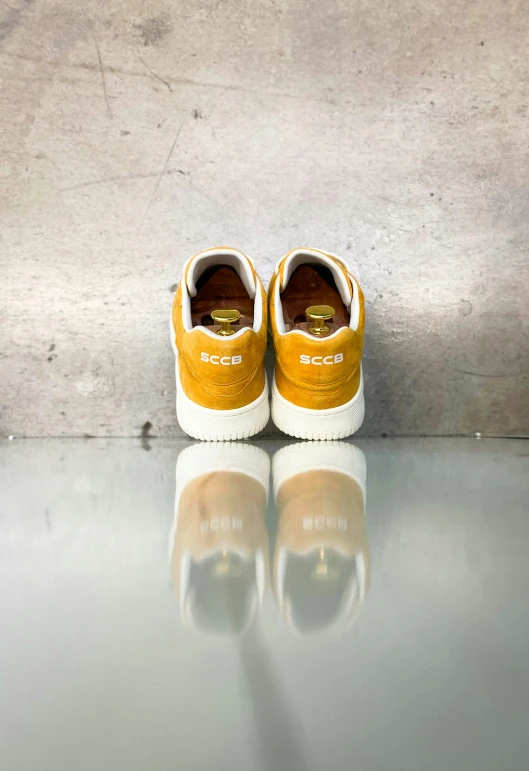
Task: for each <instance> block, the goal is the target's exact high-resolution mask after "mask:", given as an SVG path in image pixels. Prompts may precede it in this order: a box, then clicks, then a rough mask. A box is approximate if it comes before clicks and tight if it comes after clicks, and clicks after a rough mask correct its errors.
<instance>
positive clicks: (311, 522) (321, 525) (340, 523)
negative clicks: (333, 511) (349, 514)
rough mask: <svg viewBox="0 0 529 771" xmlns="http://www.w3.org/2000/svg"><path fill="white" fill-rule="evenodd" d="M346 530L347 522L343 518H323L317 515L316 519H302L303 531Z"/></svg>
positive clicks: (321, 515)
mask: <svg viewBox="0 0 529 771" xmlns="http://www.w3.org/2000/svg"><path fill="white" fill-rule="evenodd" d="M326 529H330V530H336V529H338V530H342V531H345V530H347V520H346V519H344V518H343V517H325V516H324V515H323V514H319V515H318V516H317V517H304V518H303V530H326Z"/></svg>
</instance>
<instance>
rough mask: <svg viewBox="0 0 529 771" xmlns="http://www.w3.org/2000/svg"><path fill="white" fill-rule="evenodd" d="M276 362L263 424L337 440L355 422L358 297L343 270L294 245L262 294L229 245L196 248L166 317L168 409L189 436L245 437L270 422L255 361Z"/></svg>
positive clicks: (360, 332)
mask: <svg viewBox="0 0 529 771" xmlns="http://www.w3.org/2000/svg"><path fill="white" fill-rule="evenodd" d="M268 324H269V326H270V330H271V334H272V339H273V343H274V350H275V356H276V362H275V372H274V379H273V384H272V389H271V390H272V419H273V421H274V423H275V424H276V426H277V427H278V428H279V429H280V430H281V431H283V432H284V433H285V434H289V435H290V436H294V437H298V438H300V439H341V438H343V437H345V436H349V435H350V434H353V433H354V432H355V431H357V430H358V429H359V428H360V426H361V424H362V421H363V419H364V391H363V379H362V367H361V362H362V348H363V339H364V298H363V294H362V290H361V289H360V286H359V284H358V282H357V281H356V279H355V278H354V276H353V275H352V274H351V273H350V272H349V269H348V267H347V264H346V263H345V262H344V261H343V260H342V259H340V258H339V257H336V256H335V255H333V254H329V253H327V252H323V251H321V250H319V249H306V248H300V249H293V250H292V251H290V252H289V253H288V254H287V255H285V257H283V258H282V259H281V260H280V261H279V262H278V263H277V266H276V269H275V272H274V275H273V276H272V280H271V282H270V287H269V290H268V303H267V297H266V292H265V289H264V286H263V283H262V281H261V279H260V277H259V276H258V274H257V272H256V270H255V267H254V265H253V262H252V260H251V259H250V258H249V257H247V256H246V255H245V254H243V253H242V252H240V251H238V250H237V249H231V248H227V247H218V248H214V249H206V250H204V251H202V252H198V254H195V255H194V256H193V257H191V259H189V260H188V261H187V262H186V264H185V265H184V269H183V275H182V279H181V281H180V284H179V286H178V289H177V292H176V295H175V298H174V302H173V308H172V314H171V341H172V344H173V348H174V351H175V355H176V413H177V417H178V421H179V423H180V426H181V427H182V429H183V430H184V431H185V432H186V433H187V434H189V435H190V436H192V437H194V438H195V439H205V440H209V441H226V440H232V439H246V438H248V437H250V436H253V435H254V434H257V433H258V432H259V431H261V430H262V429H263V428H264V427H265V426H266V424H267V423H268V419H269V417H270V406H269V399H268V383H267V376H266V372H265V364H264V357H265V351H266V343H267V325H268Z"/></svg>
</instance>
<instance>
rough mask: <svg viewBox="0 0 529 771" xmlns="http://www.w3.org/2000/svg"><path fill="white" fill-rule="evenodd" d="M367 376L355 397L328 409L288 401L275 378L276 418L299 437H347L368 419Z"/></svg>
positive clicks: (361, 382) (283, 426)
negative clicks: (365, 382) (365, 414)
mask: <svg viewBox="0 0 529 771" xmlns="http://www.w3.org/2000/svg"><path fill="white" fill-rule="evenodd" d="M364 413H365V403H364V377H363V375H361V377H360V387H359V389H358V391H357V393H356V394H355V395H354V396H353V398H352V399H351V400H350V401H348V402H346V403H345V404H342V405H340V406H339V407H331V408H330V409H328V410H311V409H309V408H308V407H298V406H297V405H296V404H293V403H292V402H289V401H287V399H285V398H284V397H283V396H281V394H280V393H279V391H278V388H277V386H276V382H275V378H274V383H273V387H272V420H273V421H274V423H275V425H276V426H277V427H278V428H279V430H280V431H282V432H283V433H284V434H288V435H289V436H295V437H296V438H297V439H323V440H330V439H344V438H345V437H346V436H351V434H354V433H355V431H358V429H359V428H360V426H361V425H362V423H363V421H364Z"/></svg>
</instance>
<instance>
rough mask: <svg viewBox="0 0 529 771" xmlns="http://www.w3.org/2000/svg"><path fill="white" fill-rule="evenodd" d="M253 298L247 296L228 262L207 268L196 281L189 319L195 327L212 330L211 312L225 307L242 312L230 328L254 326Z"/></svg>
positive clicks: (216, 327)
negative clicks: (195, 291)
mask: <svg viewBox="0 0 529 771" xmlns="http://www.w3.org/2000/svg"><path fill="white" fill-rule="evenodd" d="M253 307H254V301H253V300H252V298H251V297H249V295H248V292H247V291H246V288H245V286H244V284H243V283H242V281H241V279H240V277H239V274H238V273H237V271H236V270H235V269H234V268H232V267H230V266H229V265H221V266H215V267H213V268H208V269H207V270H205V271H204V273H203V274H202V275H201V276H200V278H199V279H198V281H197V293H196V295H195V297H192V298H191V320H192V322H193V326H194V327H198V326H202V327H211V330H212V331H213V332H215V331H216V330H217V329H219V326H218V324H214V323H213V319H212V318H211V312H212V311H215V310H221V309H228V310H237V311H239V313H240V314H241V318H240V320H239V321H238V322H237V324H232V326H233V327H235V328H237V327H253Z"/></svg>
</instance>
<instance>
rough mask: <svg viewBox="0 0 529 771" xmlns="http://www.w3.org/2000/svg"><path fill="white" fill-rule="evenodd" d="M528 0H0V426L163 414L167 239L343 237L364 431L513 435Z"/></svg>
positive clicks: (14, 428) (257, 250)
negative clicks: (359, 325)
mask: <svg viewBox="0 0 529 771" xmlns="http://www.w3.org/2000/svg"><path fill="white" fill-rule="evenodd" d="M528 33H529V6H528V5H527V4H526V3H523V2H516V1H515V0H503V1H502V2H500V1H499V0H488V1H487V0H483V1H482V2H476V3H468V2H465V1H464V0H437V2H423V3H420V2H417V0H414V1H413V2H412V1H411V0H378V1H373V0H365V1H364V0H349V1H348V0H328V2H323V3H322V2H318V1H317V0H307V1H306V2H301V0H285V1H284V2H274V1H273V0H251V1H250V0H237V2H230V1H229V0H226V2H224V3H218V2H216V1H215V2H213V1H212V0H210V1H206V2H202V3H198V2H196V1H193V0H180V1H179V2H173V3H170V2H163V1H162V0H150V2H148V3H145V2H144V1H143V0H142V1H140V0H127V2H119V1H118V0H109V1H108V2H105V3H102V2H99V3H98V2H95V1H94V0H93V1H92V2H83V3H81V2H79V0H73V1H72V0H68V2H67V1H66V0H62V2H61V1H58V2H56V1H55V0H26V1H24V0H10V1H9V4H8V3H7V2H3V0H2V2H1V3H0V41H1V42H0V68H1V69H0V77H1V93H0V110H1V127H0V128H1V131H0V186H1V188H0V213H1V231H0V265H1V282H0V314H1V327H0V328H1V333H0V334H1V340H0V382H1V392H0V394H1V397H0V411H1V417H0V432H1V433H2V434H4V435H5V434H11V433H13V434H17V435H50V434H51V435H81V434H83V433H88V434H95V435H135V434H138V433H139V432H140V430H141V427H142V426H143V425H144V424H145V423H146V422H147V421H148V422H149V423H151V424H152V429H151V433H153V434H159V435H178V434H179V431H180V430H179V427H178V424H177V422H176V418H175V415H174V408H173V402H174V383H173V358H172V353H171V350H170V346H169V342H168V334H167V326H168V316H169V309H170V303H171V297H172V287H173V285H174V284H175V282H176V281H177V279H178V277H179V268H180V266H181V264H182V262H183V261H184V259H185V258H186V257H187V256H189V255H190V254H192V253H193V252H195V251H197V250H198V249H200V248H202V247H205V246H208V245H215V244H218V243H227V244H232V245H235V246H238V247H239V248H242V249H243V250H245V251H247V253H249V254H250V255H251V256H253V257H254V258H255V259H256V261H257V263H258V265H259V267H260V269H261V271H262V275H263V278H264V279H265V280H268V278H269V277H270V274H271V272H272V266H273V265H274V263H275V262H276V260H277V259H278V258H279V257H280V256H281V255H282V254H283V253H284V252H285V251H286V250H287V249H288V248H290V247H293V246H297V245H312V246H319V247H323V248H328V249H330V250H332V251H335V252H337V253H339V254H342V255H344V256H345V257H346V258H347V259H348V260H349V261H350V263H351V265H352V267H353V269H354V270H355V271H356V272H357V274H358V275H359V278H360V280H361V283H362V286H363V288H364V290H365V294H366V299H367V323H368V332H367V346H366V358H365V375H366V394H367V417H366V422H365V424H364V428H363V429H362V431H363V433H369V434H379V433H382V432H385V433H388V434H392V433H404V434H415V433H433V434H444V433H448V434H451V433H472V432H474V431H481V432H483V433H488V434H506V435H517V434H528V433H529V386H528V382H529V381H528V377H527V376H528V370H529V366H528V359H529V356H528V340H529V323H528V317H529V309H528V305H529V303H528V297H529V270H528V258H527V243H528V235H529V222H528V217H527V209H528V203H529V195H528V187H527V174H528V172H527V170H528V160H529V143H528V141H527V137H528V109H529V108H528V103H529V93H528V91H529V88H528V83H529V78H528V75H529V72H528V70H529V62H528V57H527V40H528Z"/></svg>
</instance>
